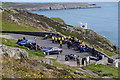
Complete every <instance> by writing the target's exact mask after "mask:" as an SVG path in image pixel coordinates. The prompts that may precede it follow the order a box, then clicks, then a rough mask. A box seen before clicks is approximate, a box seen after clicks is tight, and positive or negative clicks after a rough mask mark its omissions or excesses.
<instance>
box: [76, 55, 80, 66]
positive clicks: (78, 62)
mask: <svg viewBox="0 0 120 80" xmlns="http://www.w3.org/2000/svg"><path fill="white" fill-rule="evenodd" d="M76 61H77V67H80V56H77V58H76Z"/></svg>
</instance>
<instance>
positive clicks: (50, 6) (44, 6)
mask: <svg viewBox="0 0 120 80" xmlns="http://www.w3.org/2000/svg"><path fill="white" fill-rule="evenodd" d="M2 7H3V8H17V9H21V10H27V11H40V10H65V9H83V8H85V9H86V8H101V6H97V5H96V4H89V3H12V2H2Z"/></svg>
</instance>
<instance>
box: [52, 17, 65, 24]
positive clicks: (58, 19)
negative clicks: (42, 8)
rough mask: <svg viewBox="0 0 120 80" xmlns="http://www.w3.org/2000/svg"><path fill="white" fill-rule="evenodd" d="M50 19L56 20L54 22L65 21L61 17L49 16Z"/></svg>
mask: <svg viewBox="0 0 120 80" xmlns="http://www.w3.org/2000/svg"><path fill="white" fill-rule="evenodd" d="M50 19H52V20H54V21H56V22H59V23H65V22H64V20H63V19H61V18H58V17H51V18H50Z"/></svg>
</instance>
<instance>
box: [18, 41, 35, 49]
mask: <svg viewBox="0 0 120 80" xmlns="http://www.w3.org/2000/svg"><path fill="white" fill-rule="evenodd" d="M18 45H20V46H25V47H28V48H31V47H35V45H36V43H35V41H34V40H22V41H20V42H18Z"/></svg>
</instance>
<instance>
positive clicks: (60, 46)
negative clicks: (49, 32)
mask: <svg viewBox="0 0 120 80" xmlns="http://www.w3.org/2000/svg"><path fill="white" fill-rule="evenodd" d="M60 48H62V41H61V40H60Z"/></svg>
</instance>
